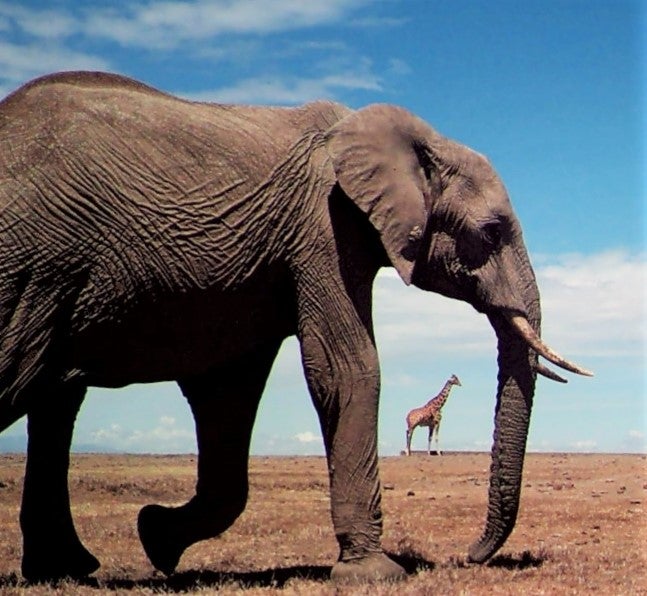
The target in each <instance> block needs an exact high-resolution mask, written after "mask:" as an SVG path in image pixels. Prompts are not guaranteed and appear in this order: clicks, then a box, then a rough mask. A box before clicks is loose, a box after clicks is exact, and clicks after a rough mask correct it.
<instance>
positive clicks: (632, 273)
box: [374, 251, 647, 357]
mask: <svg viewBox="0 0 647 596" xmlns="http://www.w3.org/2000/svg"><path fill="white" fill-rule="evenodd" d="M537 262H538V265H537V266H536V267H535V273H536V275H537V280H538V284H539V289H540V293H541V296H542V318H543V336H544V337H545V338H546V341H547V342H548V343H549V344H550V345H551V346H552V347H554V348H555V349H556V350H557V351H559V352H562V353H564V354H565V355H567V354H568V355H592V356H609V357H623V356H636V357H637V356H640V355H641V354H642V353H643V350H644V335H645V320H646V319H645V300H644V298H645V281H646V271H647V263H646V261H645V257H644V255H631V254H629V253H626V252H623V251H609V252H603V253H598V254H592V255H562V256H559V255H558V256H553V257H540V258H539V259H537ZM374 296H375V325H376V335H377V338H378V343H379V346H380V349H381V351H382V352H384V353H388V354H391V355H397V354H402V355H404V354H407V353H412V352H416V353H424V351H425V350H429V349H430V348H433V350H437V351H440V350H442V351H443V352H454V351H460V352H461V353H462V354H463V355H465V356H467V355H470V354H471V355H477V354H485V353H488V352H491V353H494V350H495V346H496V344H495V339H494V333H493V331H492V329H491V328H490V325H489V323H488V321H487V319H486V318H485V317H484V316H483V315H480V314H478V313H476V311H474V310H473V309H472V308H471V307H470V306H468V305H467V304H464V303H460V302H457V301H455V300H449V299H447V298H443V297H441V296H436V295H434V294H429V293H426V292H421V291H419V290H416V289H414V288H410V287H409V288H407V287H405V286H404V284H403V283H402V282H401V281H400V279H399V278H398V277H397V274H396V273H395V271H394V270H393V269H385V270H383V271H382V272H380V275H379V276H378V280H377V282H376V285H375V292H374Z"/></svg>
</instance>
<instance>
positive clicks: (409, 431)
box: [407, 428, 413, 455]
mask: <svg viewBox="0 0 647 596" xmlns="http://www.w3.org/2000/svg"><path fill="white" fill-rule="evenodd" d="M411 435H413V428H407V455H411Z"/></svg>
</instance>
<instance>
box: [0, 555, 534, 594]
mask: <svg viewBox="0 0 647 596" xmlns="http://www.w3.org/2000/svg"><path fill="white" fill-rule="evenodd" d="M388 554H389V556H390V557H391V558H392V559H393V560H394V561H396V562H397V563H398V564H400V565H401V566H402V567H403V568H404V570H405V571H406V572H407V574H408V575H415V574H416V573H420V572H421V571H433V570H434V569H435V568H436V564H435V563H434V562H432V561H429V560H427V559H425V558H424V557H422V556H420V555H418V554H414V553H411V554H404V555H403V554H394V553H388ZM543 562H544V557H542V556H541V555H539V556H536V555H533V554H532V553H530V552H528V551H525V552H523V553H522V554H521V555H519V556H512V555H499V556H498V557H494V558H493V559H492V560H491V561H490V562H489V563H488V566H491V567H501V568H504V569H509V570H511V571H514V570H523V569H527V568H532V567H540V566H541V565H542V564H543ZM454 564H455V565H456V566H457V567H464V566H467V565H468V564H467V563H466V562H465V561H463V560H461V561H454ZM331 569H332V568H331V566H330V565H297V566H292V567H278V568H275V569H265V570H262V571H244V572H243V571H240V572H238V571H236V572H224V571H209V570H199V571H198V570H194V571H183V572H181V573H176V574H174V575H172V576H169V577H164V576H162V575H161V574H156V575H154V576H151V577H148V578H143V579H126V578H117V577H113V578H109V579H105V580H101V581H99V580H97V579H95V578H87V579H83V580H79V582H78V583H79V585H82V586H87V587H94V588H104V589H105V588H107V589H110V590H124V591H129V590H142V589H149V590H152V591H153V592H156V593H157V592H168V593H182V592H188V591H191V590H194V589H197V588H202V589H204V588H221V587H222V586H223V585H227V584H238V585H239V586H244V587H245V588H247V589H251V588H275V589H281V588H284V587H285V585H286V584H287V583H288V582H290V581H291V580H310V581H316V582H324V581H327V580H328V579H329V578H330V571H331ZM21 585H22V586H24V585H25V584H24V581H23V580H21V579H20V577H19V576H18V575H17V574H15V573H11V574H8V575H0V591H1V590H2V589H3V588H17V587H20V586H21Z"/></svg>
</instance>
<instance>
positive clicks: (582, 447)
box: [570, 439, 598, 452]
mask: <svg viewBox="0 0 647 596" xmlns="http://www.w3.org/2000/svg"><path fill="white" fill-rule="evenodd" d="M570 447H571V448H572V449H573V450H574V451H587V452H588V451H596V449H597V447H598V443H597V441H594V440H592V439H587V440H583V441H575V442H574V443H572V444H571V445H570Z"/></svg>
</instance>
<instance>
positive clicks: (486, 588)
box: [0, 454, 647, 596]
mask: <svg viewBox="0 0 647 596" xmlns="http://www.w3.org/2000/svg"><path fill="white" fill-rule="evenodd" d="M645 464H646V459H645V457H644V456H639V455H559V454H555V455H548V454H547V455H532V454H531V455H529V456H528V459H527V464H526V473H525V486H524V491H523V495H522V506H521V511H520V515H519V520H518V522H517V527H516V529H515V531H514V533H513V534H512V536H511V538H510V539H509V540H508V542H507V543H506V544H505V546H504V548H503V549H502V551H501V553H500V554H499V555H498V556H497V557H495V559H494V560H493V561H491V562H490V564H488V565H484V566H475V565H467V564H466V563H465V553H466V549H467V546H468V545H469V543H470V542H471V541H472V540H473V539H474V538H476V537H477V536H478V534H479V532H480V530H481V525H482V522H483V517H484V513H485V502H486V497H487V476H488V467H489V456H488V455H486V454H448V455H445V456H443V457H428V456H423V455H416V456H414V457H410V458H406V457H390V458H384V459H382V460H381V470H382V480H383V482H384V485H385V489H386V490H384V494H383V508H384V512H385V528H384V530H385V532H384V546H385V548H386V549H387V550H388V551H389V552H390V553H392V554H393V555H394V556H395V558H396V559H398V560H399V561H400V562H401V563H402V564H404V565H405V567H406V568H407V570H408V571H409V572H410V573H411V575H410V576H409V578H408V579H407V580H406V581H405V582H403V583H400V584H398V585H396V586H393V585H382V586H362V587H359V588H353V589H352V590H350V589H345V590H339V591H336V589H335V587H334V586H332V585H331V584H330V583H329V582H328V581H327V580H326V578H327V576H328V574H329V571H330V565H331V564H332V563H333V562H334V560H335V557H336V555H337V544H336V542H335V538H334V535H333V531H332V526H331V522H330V514H329V500H328V489H327V476H326V467H325V462H324V460H323V458H317V457H283V458H280V457H255V458H252V461H251V495H250V500H249V503H248V506H247V509H246V511H245V513H244V514H243V515H242V516H241V518H240V519H239V520H238V521H237V522H236V524H235V525H234V526H233V527H232V528H231V529H230V530H229V531H227V532H226V533H225V534H223V535H222V536H221V537H220V538H218V539H215V540H210V541H206V542H202V543H199V544H197V545H195V546H193V547H192V548H191V549H189V550H188V551H187V552H186V553H185V555H184V557H183V558H182V560H181V562H180V566H179V567H178V570H177V571H178V572H177V574H176V575H174V576H173V577H171V578H168V579H167V578H165V577H164V576H163V575H162V574H160V573H158V572H155V571H154V570H153V569H152V567H151V566H150V564H149V563H148V561H147V559H146V557H145V555H144V553H143V550H142V548H141V546H140V544H139V541H138V539H137V532H136V528H135V525H136V517H137V512H138V511H139V509H140V507H141V506H142V505H144V504H147V503H151V502H160V503H164V504H175V503H180V502H183V501H184V500H186V499H187V498H188V497H190V496H191V494H192V491H193V484H194V468H195V458H194V457H191V456H162V457H154V456H112V455H77V456H74V457H73V464H72V469H71V472H70V488H71V494H72V502H73V511H74V516H75V520H76V524H77V528H78V531H79V534H80V536H81V538H82V540H83V541H84V542H85V544H86V545H87V546H88V548H89V549H90V550H91V551H92V552H94V554H95V555H96V556H97V557H98V558H99V559H100V560H101V562H102V563H103V566H102V567H101V569H100V570H99V571H98V572H97V573H96V574H95V576H94V578H93V579H90V580H88V581H86V582H82V583H75V582H71V581H65V582H60V583H58V584H56V585H27V584H25V583H24V582H23V581H22V580H21V578H20V575H19V570H20V554H21V553H20V551H21V549H20V545H21V537H20V531H19V527H18V510H19V503H20V493H21V482H22V474H23V468H24V459H23V457H22V456H16V455H6V456H2V457H0V524H1V525H0V527H1V528H2V535H1V538H0V593H2V594H20V595H32V594H33V595H43V594H72V593H73V594H88V595H90V594H92V595H97V594H101V593H120V594H158V593H163V592H183V593H185V592H186V593H191V594H208V593H213V592H216V591H218V592H219V593H224V594H227V593H237V592H244V593H245V594H248V595H250V596H251V595H254V594H267V593H271V592H274V591H278V590H280V591H281V592H282V593H284V594H287V595H292V594H338V593H344V594H345V593H352V594H377V595H382V594H384V595H386V594H560V595H561V594H590V593H603V594H614V595H616V594H623V595H624V594H627V595H633V594H647V572H646V571H645V568H646V563H647V560H646V559H647V555H646V552H645V548H646V542H645V540H646V538H645V537H646V536H647V531H646V530H647V523H646V517H645V513H646V501H647V494H646V493H647V477H646V475H645V471H646V467H645Z"/></svg>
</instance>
